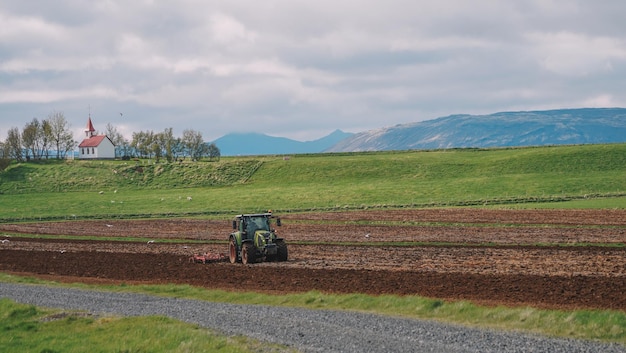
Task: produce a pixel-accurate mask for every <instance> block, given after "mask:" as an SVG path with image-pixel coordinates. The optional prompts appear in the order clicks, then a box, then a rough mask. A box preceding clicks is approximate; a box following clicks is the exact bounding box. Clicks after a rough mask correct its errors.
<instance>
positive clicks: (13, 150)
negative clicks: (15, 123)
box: [4, 127, 24, 162]
mask: <svg viewBox="0 0 626 353" xmlns="http://www.w3.org/2000/svg"><path fill="white" fill-rule="evenodd" d="M4 148H5V150H6V152H7V156H8V157H9V158H10V159H14V160H16V161H18V162H22V161H24V155H23V153H22V137H21V136H20V130H19V129H18V128H16V127H13V128H11V129H9V131H8V132H7V139H6V141H5V143H4Z"/></svg>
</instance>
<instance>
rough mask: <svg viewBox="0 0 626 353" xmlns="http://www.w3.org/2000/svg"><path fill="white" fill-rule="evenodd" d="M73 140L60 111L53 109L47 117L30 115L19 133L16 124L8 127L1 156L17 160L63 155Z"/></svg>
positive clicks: (72, 145) (67, 151)
mask: <svg viewBox="0 0 626 353" xmlns="http://www.w3.org/2000/svg"><path fill="white" fill-rule="evenodd" d="M75 147H76V141H74V137H73V136H72V132H71V131H70V124H69V123H68V122H67V120H66V119H65V116H64V115H63V113H62V112H56V111H55V112H52V113H50V114H49V115H48V119H44V120H42V121H39V120H38V119H37V118H33V120H32V121H30V122H29V123H27V124H26V126H24V129H22V131H21V132H20V130H19V129H18V128H17V127H13V128H11V129H9V131H8V132H7V138H6V141H5V142H4V146H3V152H4V156H5V157H6V158H9V159H13V160H16V161H18V162H21V161H24V160H30V159H31V158H32V159H43V158H46V159H48V158H50V157H51V154H53V156H54V157H56V158H57V159H62V158H65V156H66V155H67V153H69V152H71V151H73V150H74V148H75Z"/></svg>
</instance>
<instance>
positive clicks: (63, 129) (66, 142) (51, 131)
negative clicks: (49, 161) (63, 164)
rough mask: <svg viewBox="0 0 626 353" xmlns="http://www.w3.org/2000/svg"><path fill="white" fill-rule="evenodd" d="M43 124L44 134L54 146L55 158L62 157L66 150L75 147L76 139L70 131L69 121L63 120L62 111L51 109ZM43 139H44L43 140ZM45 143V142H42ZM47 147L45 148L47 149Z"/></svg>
mask: <svg viewBox="0 0 626 353" xmlns="http://www.w3.org/2000/svg"><path fill="white" fill-rule="evenodd" d="M45 125H47V127H45V126H44V128H43V131H44V134H43V135H44V136H49V138H50V140H51V142H52V143H53V144H54V145H55V146H56V151H57V159H61V158H62V157H63V158H64V157H65V155H66V154H67V152H69V151H71V150H73V149H74V147H76V141H74V137H73V135H72V132H71V131H70V123H68V122H67V120H65V115H63V112H56V111H53V112H52V113H50V114H49V115H48V120H47V121H46V124H45ZM44 141H45V140H44ZM44 144H45V143H44ZM47 149H48V148H46V150H47Z"/></svg>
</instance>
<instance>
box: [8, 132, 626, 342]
mask: <svg viewBox="0 0 626 353" xmlns="http://www.w3.org/2000/svg"><path fill="white" fill-rule="evenodd" d="M447 206H477V207H507V208H620V209H623V208H626V144H612V145H585V146H561V147H537V148H515V149H487V150H475V149H459V150H441V151H406V152H376V153H345V154H316V155H295V156H289V158H285V157H283V156H259V157H228V158H222V159H221V160H220V162H197V163H192V162H184V163H175V164H155V163H153V162H152V161H147V160H141V161H78V160H77V161H45V162H31V163H21V164H13V165H11V166H10V167H9V168H8V169H7V170H5V171H3V172H0V221H36V220H53V219H54V220H56V219H80V218H140V217H141V218H144V217H164V216H172V217H180V216H202V217H214V216H215V217H221V216H225V217H230V216H232V214H233V213H240V212H254V211H263V210H267V209H272V210H274V211H278V212H306V211H314V210H349V209H364V208H399V207H447ZM0 281H15V279H9V278H8V277H7V276H0ZM17 281H19V280H17ZM123 290H137V291H143V292H149V293H157V294H161V295H163V294H164V295H175V296H181V297H193V298H200V299H203V300H216V301H221V300H226V301H232V299H224V298H233V297H234V296H232V295H224V294H221V292H219V291H206V290H204V289H197V288H190V287H186V286H172V287H141V288H128V287H127V288H123ZM237 297H238V298H248V300H252V299H254V298H262V300H261V302H259V303H262V304H270V305H294V306H304V307H311V308H331V309H335V308H339V309H349V310H362V311H374V312H379V313H382V314H388V315H407V316H410V317H419V318H433V319H436V320H443V321H452V322H457V323H461V324H469V325H477V326H488V327H494V328H498V329H513V330H524V331H532V332H539V333H543V334H549V335H556V336H563V337H576V338H586V339H600V340H607V341H614V342H620V343H622V344H626V315H624V313H623V312H610V311H575V312H567V311H565V312H561V311H546V310H538V309H533V308H484V307H479V306H475V305H473V304H469V303H463V302H456V303H447V302H442V301H439V300H430V299H424V298H419V297H412V296H407V297H393V296H383V297H370V296H365V295H358V294H355V295H343V296H331V295H324V294H320V293H315V292H313V293H305V294H301V295H294V296H267V295H262V296H261V295H258V294H255V293H250V294H249V296H240V295H238V296H237ZM407 308H412V309H411V310H407ZM0 309H1V310H0V312H2V313H3V314H2V315H4V316H2V317H0V320H1V322H0V326H1V327H3V329H4V330H5V331H6V330H12V334H14V336H15V337H22V341H21V342H26V341H28V342H31V341H32V342H33V344H32V348H28V349H30V350H26V349H21V350H20V351H25V352H27V351H32V352H43V351H47V352H54V351H65V350H63V349H59V348H56V347H58V346H48V345H46V344H47V343H46V342H49V340H50V337H58V340H59V342H66V341H65V340H67V339H70V338H68V336H72V334H71V333H72V332H80V333H81V335H83V334H84V335H86V336H85V337H89V342H92V341H93V342H99V341H101V340H103V337H108V336H109V335H110V334H115V332H120V331H119V330H122V331H124V330H127V329H130V327H139V328H140V329H139V330H140V331H141V332H150V331H156V332H160V331H159V330H161V329H163V328H169V327H172V326H175V327H176V328H175V329H174V332H176V333H177V334H178V333H179V334H180V336H175V337H174V338H172V342H171V344H173V345H175V344H176V343H177V342H178V344H180V343H181V342H187V341H189V340H187V339H186V338H185V337H191V336H187V335H194V334H196V333H197V332H196V331H199V329H198V328H195V327H182V326H179V324H178V323H173V322H171V321H169V320H166V319H163V318H148V319H141V318H139V319H120V318H114V319H110V321H111V323H109V322H101V321H100V319H93V318H79V319H76V318H73V316H69V317H68V318H66V319H63V320H56V321H54V322H52V323H48V322H45V323H44V322H42V321H41V318H42V317H46V316H50V315H54V314H52V313H50V312H48V311H41V310H43V309H38V308H31V307H24V306H20V305H16V304H14V303H11V302H7V301H2V302H0ZM11 313H16V314H14V315H15V316H12V315H13V314H11ZM134 320H137V321H134ZM105 321H107V320H105ZM109 324H110V326H107V325H109ZM100 325H104V326H105V331H103V332H110V333H107V334H106V335H104V336H103V335H98V334H97V332H96V333H95V336H93V337H92V336H89V335H91V334H92V331H93V330H94V328H95V329H96V330H95V331H98V330H99V329H100V328H99V327H100ZM145 325H147V328H146V326H145ZM183 326H184V325H183ZM90 330H91V331H90ZM106 330H111V331H106ZM116 330H118V331H116ZM68 332H69V333H70V334H66V333H68ZM201 332H202V333H201V334H200V335H201V336H203V337H204V336H206V335H207V333H206V332H204V331H201ZM0 336H1V335H0ZM209 336H210V335H209ZM72 337H77V336H76V335H73V336H72ZM81 337H82V336H81ZM193 337H195V336H193ZM152 339H154V338H153V337H151V336H148V337H147V338H145V337H143V338H139V339H138V341H137V342H134V343H129V346H128V347H129V348H127V351H140V350H141V349H142V345H143V344H145V342H146V341H150V340H152ZM190 340H191V341H194V342H196V339H195V338H194V339H190ZM209 341H215V342H217V343H215V342H208V343H207V342H204V341H202V343H200V344H201V347H205V348H200V349H196V348H194V349H185V347H182V349H179V350H176V349H178V348H174V349H172V350H171V351H203V349H204V350H211V349H208V348H206V347H213V346H210V345H211V344H217V345H218V346H219V347H222V346H223V345H226V344H227V343H228V342H225V341H228V339H226V338H223V337H212V336H210V337H209ZM50 342H56V341H55V340H52V341H50ZM84 342H85V341H84V340H82V339H76V338H75V341H70V343H71V344H75V345H76V346H77V347H82V346H85V347H89V346H86V345H85V343H84ZM198 342H200V341H198ZM204 344H207V346H203V345H204ZM4 345H5V342H4V341H2V340H1V338H0V346H4ZM235 345H236V347H235V348H233V349H232V350H229V349H230V348H228V349H224V351H226V352H229V351H250V350H252V351H254V350H255V349H254V348H250V347H253V346H254V343H243V344H242V343H236V344H235ZM24 347H25V346H24ZM242 347H243V348H242ZM20 348H23V347H22V346H20ZM277 349H279V348H277ZM111 350H113V351H124V349H123V348H119V347H116V348H112V349H111ZM74 351H77V352H80V351H81V350H80V349H79V348H76V350H74ZM85 351H91V350H90V349H89V348H87V350H85Z"/></svg>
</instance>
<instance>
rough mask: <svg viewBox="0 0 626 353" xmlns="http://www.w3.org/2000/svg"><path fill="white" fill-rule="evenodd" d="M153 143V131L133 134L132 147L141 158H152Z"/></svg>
mask: <svg viewBox="0 0 626 353" xmlns="http://www.w3.org/2000/svg"><path fill="white" fill-rule="evenodd" d="M153 142H154V132H153V131H145V132H144V131H139V132H133V141H132V142H131V143H130V145H131V147H133V148H134V149H135V151H137V153H138V154H139V156H140V157H152V152H153V150H152V148H153Z"/></svg>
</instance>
